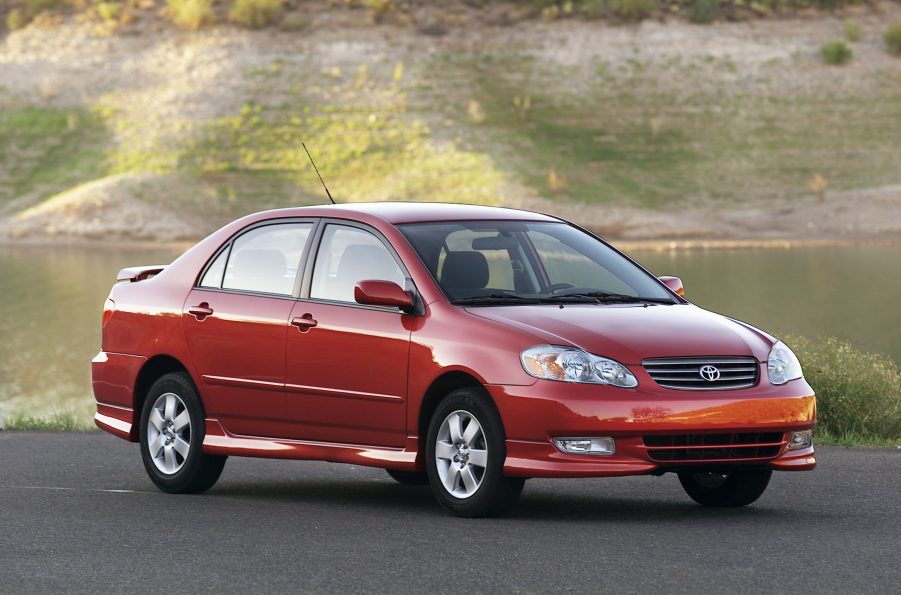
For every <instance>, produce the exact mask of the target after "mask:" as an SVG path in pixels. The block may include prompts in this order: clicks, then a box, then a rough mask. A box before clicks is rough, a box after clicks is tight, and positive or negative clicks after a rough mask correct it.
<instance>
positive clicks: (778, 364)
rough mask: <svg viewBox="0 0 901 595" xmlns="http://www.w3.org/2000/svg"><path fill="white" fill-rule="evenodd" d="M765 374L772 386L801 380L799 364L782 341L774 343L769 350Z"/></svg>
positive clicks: (801, 374)
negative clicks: (797, 379) (767, 375)
mask: <svg viewBox="0 0 901 595" xmlns="http://www.w3.org/2000/svg"><path fill="white" fill-rule="evenodd" d="M766 369H767V373H768V374H769V376H770V382H772V383H773V384H785V383H786V382H788V381H789V380H794V379H795V378H801V377H802V376H803V375H804V374H803V373H802V372H801V362H799V361H798V358H797V357H795V354H794V353H792V350H791V349H789V348H788V346H787V345H786V344H785V343H783V342H782V341H776V344H775V345H773V348H772V349H770V356H769V357H768V358H767V362H766Z"/></svg>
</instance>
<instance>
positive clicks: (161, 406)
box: [147, 392, 191, 475]
mask: <svg viewBox="0 0 901 595" xmlns="http://www.w3.org/2000/svg"><path fill="white" fill-rule="evenodd" d="M147 448H148V451H149V452H150V458H151V459H152V460H153V464H154V465H155V466H156V468H157V469H158V470H159V471H160V472H162V473H165V474H167V475H173V474H175V473H178V472H179V471H180V470H181V468H182V467H183V466H184V464H185V460H187V458H188V453H190V452H191V415H190V414H189V413H188V408H187V407H186V406H185V402H184V401H182V399H181V397H179V396H178V395H176V394H175V393H171V392H169V393H164V394H162V395H160V396H159V398H158V399H157V400H156V402H155V403H154V404H153V407H152V408H151V410H150V417H149V418H148V420H147Z"/></svg>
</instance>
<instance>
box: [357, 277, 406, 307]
mask: <svg viewBox="0 0 901 595" xmlns="http://www.w3.org/2000/svg"><path fill="white" fill-rule="evenodd" d="M354 300H356V302H357V303H358V304H364V305H367V306H396V307H398V308H400V309H401V310H403V311H404V312H408V311H410V310H412V309H413V296H412V294H410V293H409V292H407V291H404V290H403V289H401V288H400V285H398V284H397V283H392V282H391V281H376V280H368V281H360V282H359V283H357V284H356V285H354Z"/></svg>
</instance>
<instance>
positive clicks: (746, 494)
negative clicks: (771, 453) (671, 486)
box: [679, 469, 773, 507]
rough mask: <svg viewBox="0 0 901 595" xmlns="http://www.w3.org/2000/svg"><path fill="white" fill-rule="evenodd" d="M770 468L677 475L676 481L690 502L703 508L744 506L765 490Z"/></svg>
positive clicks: (685, 472)
mask: <svg viewBox="0 0 901 595" xmlns="http://www.w3.org/2000/svg"><path fill="white" fill-rule="evenodd" d="M772 475H773V471H772V470H770V469H749V470H744V471H729V472H728V473H712V472H688V471H683V472H681V473H679V481H680V482H681V483H682V487H683V488H684V489H685V492H686V493H687V494H688V495H689V496H691V499H692V500H694V501H695V502H697V503H698V504H702V505H704V506H714V507H731V506H747V505H748V504H751V503H752V502H754V501H755V500H757V499H758V498H760V496H761V495H763V492H764V491H765V490H766V487H767V485H768V484H769V483H770V476H772Z"/></svg>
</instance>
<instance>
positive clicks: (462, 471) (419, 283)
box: [93, 203, 816, 516]
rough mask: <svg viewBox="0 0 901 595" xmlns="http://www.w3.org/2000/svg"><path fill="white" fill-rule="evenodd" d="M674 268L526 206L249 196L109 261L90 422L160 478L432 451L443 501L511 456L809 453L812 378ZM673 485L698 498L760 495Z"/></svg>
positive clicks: (764, 471)
mask: <svg viewBox="0 0 901 595" xmlns="http://www.w3.org/2000/svg"><path fill="white" fill-rule="evenodd" d="M561 238H562V239H561ZM600 263H603V265H602V264H600ZM587 273H590V274H587ZM567 275H574V276H575V277H578V283H570V282H567V280H568V277H567ZM584 279H589V280H590V281H591V283H592V284H588V286H587V287H585V285H586V283H587V282H586V281H584ZM595 279H597V281H595ZM570 280H576V279H570ZM666 282H667V283H668V284H669V285H670V286H672V287H673V288H674V289H676V290H679V289H680V287H681V283H680V282H679V281H678V280H677V279H674V278H669V279H667V280H666ZM611 289H613V290H615V291H611ZM674 289H670V288H669V287H668V286H667V285H665V284H664V283H662V282H661V281H659V280H657V279H655V278H654V277H652V276H651V275H650V274H649V273H647V272H646V271H644V270H643V269H641V268H640V267H638V266H637V265H635V264H634V263H632V262H631V261H629V260H628V259H627V258H626V257H624V256H622V255H620V254H619V253H618V252H616V251H615V250H614V249H613V248H611V247H609V246H608V245H606V244H604V243H603V242H601V241H600V240H598V239H596V238H594V237H593V236H591V235H589V234H587V233H586V232H583V231H582V230H580V229H578V228H576V227H575V226H571V225H570V224H568V223H566V222H564V221H561V220H559V219H555V218H553V217H549V216H545V215H540V214H535V213H529V212H524V211H517V210H510V209H497V208H489V207H474V206H462V205H436V204H409V203H381V204H355V205H338V206H323V207H304V208H294V209H281V210H275V211H267V212H263V213H257V214H254V215H250V216H247V217H244V218H242V219H240V220H238V221H235V222H233V223H231V224H228V225H226V226H225V227H223V228H222V229H220V230H219V231H217V232H215V233H213V234H212V235H210V236H209V237H207V238H206V239H204V240H203V241H201V242H200V243H198V244H197V245H196V246H194V247H193V248H191V249H190V250H188V251H187V252H186V253H185V254H183V255H182V256H181V257H179V258H178V259H177V260H176V261H175V262H173V263H172V264H171V265H168V266H165V267H163V266H159V267H137V268H134V269H125V270H123V271H122V272H120V274H119V283H117V284H116V285H115V286H114V287H113V289H112V292H111V293H110V298H109V300H108V301H107V306H106V309H105V311H104V317H103V319H104V322H103V324H104V326H103V339H102V351H101V352H100V353H99V354H98V355H97V357H95V359H94V361H93V386H94V393H95V396H96V399H97V413H96V422H97V425H98V426H99V427H100V428H102V429H104V430H106V431H109V432H111V433H113V434H115V435H117V436H120V437H122V438H126V439H128V440H131V441H136V442H137V441H141V442H142V453H143V455H144V462H145V465H146V466H147V469H148V472H149V473H150V475H151V478H152V479H153V480H154V481H155V483H157V485H158V486H160V487H161V488H162V489H165V490H168V491H202V490H204V489H206V488H208V487H210V486H211V485H212V483H214V482H215V480H216V478H217V477H218V475H219V471H221V468H222V465H221V464H222V463H223V462H224V456H227V455H237V456H254V457H275V458H291V459H318V460H325V461H335V462H344V463H355V464H360V465H369V466H377V467H384V468H386V469H389V470H390V472H391V473H392V475H393V476H394V477H395V478H397V479H398V480H400V481H403V482H405V483H406V482H409V483H414V482H417V481H422V480H424V479H425V477H426V473H428V477H429V478H430V479H431V483H432V484H433V485H432V489H433V491H434V492H435V494H436V497H437V498H438V500H439V502H441V503H442V504H443V505H444V506H445V507H446V508H448V509H449V510H450V511H451V512H454V513H456V514H462V515H471V516H475V515H484V514H495V513H498V512H502V511H503V510H504V509H505V508H507V507H508V506H509V504H510V503H512V501H513V500H515V497H516V495H518V493H519V489H521V487H522V482H521V481H520V480H518V479H516V478H529V477H606V476H623V475H638V474H658V473H663V472H667V471H675V472H679V473H680V478H682V479H683V484H685V482H686V481H693V480H692V479H691V478H692V477H696V478H698V481H700V482H701V483H704V482H706V483H708V484H710V485H712V486H713V487H712V488H711V489H713V488H716V489H720V488H717V484H718V483H719V484H721V483H722V482H723V481H726V480H730V478H734V477H739V476H742V477H744V476H745V475H748V476H752V475H753V476H754V477H757V479H756V480H755V482H756V483H755V485H757V486H758V487H759V484H762V486H763V487H762V488H760V489H759V492H760V493H762V491H763V488H765V487H766V482H767V481H768V480H769V473H770V471H771V470H806V469H812V468H813V467H814V465H815V459H814V452H813V447H812V445H811V443H810V440H809V436H810V432H809V431H810V430H811V429H812V427H813V425H814V422H815V416H816V404H815V398H814V393H813V390H812V389H811V387H810V386H809V385H808V384H807V383H806V382H805V380H804V379H803V377H801V375H800V369H799V368H798V369H797V372H795V373H794V374H793V376H794V377H792V378H788V377H786V379H782V382H781V383H780V384H774V383H773V382H774V381H775V380H774V379H771V378H770V375H771V374H776V372H774V371H773V370H775V369H776V368H772V366H773V365H776V366H777V367H778V366H780V365H782V364H781V363H780V360H778V358H777V359H776V360H775V361H776V363H775V364H774V363H773V362H774V357H776V356H774V353H775V354H776V355H777V356H778V355H779V354H782V359H783V360H790V359H791V358H793V356H790V351H788V350H787V348H785V351H784V352H782V351H778V349H782V347H784V346H782V347H780V346H781V343H777V342H776V340H775V339H774V338H773V337H771V336H769V335H767V334H766V333H763V332H761V331H759V330H757V329H755V328H752V327H751V326H749V325H746V324H744V323H741V322H738V321H735V320H732V319H729V318H726V317H723V316H720V315H718V314H714V313H711V312H707V311H705V310H703V309H701V308H698V307H696V306H694V305H692V304H690V303H688V302H687V301H685V300H684V299H683V298H682V297H680V296H679V295H678V294H677V293H678V292H677V291H674ZM589 290H591V291H589ZM601 290H603V291H604V292H609V293H611V294H613V295H612V297H604V296H602V295H601V294H600V293H598V292H599V291H601ZM617 295H619V296H620V297H619V298H617V297H616V296H617ZM636 296H637V297H636ZM643 298H646V299H643ZM774 345H775V346H776V347H777V349H776V350H774ZM529 350H532V351H529ZM786 353H787V354H789V355H785V354H786ZM586 357H588V359H587V360H586V359H585V358H586ZM768 362H769V366H770V369H768ZM783 363H784V362H783ZM789 363H790V362H789ZM705 366H707V367H711V366H712V367H713V368H714V369H715V375H716V376H717V378H716V379H712V378H711V377H712V376H713V375H714V373H713V372H712V371H710V370H708V372H709V374H707V376H708V377H705V376H703V375H702V373H703V372H704V370H703V368H704V367H705ZM792 369H794V368H792ZM780 370H781V368H780ZM779 373H781V372H779ZM580 374H581V375H582V376H579V375H580ZM602 374H608V376H609V378H614V377H615V376H616V375H618V376H616V378H618V379H616V378H614V380H613V381H612V382H614V383H620V385H616V384H611V383H609V382H608V380H604V379H603V378H602V377H601V375H602ZM538 376H541V377H538ZM655 377H656V379H655ZM574 378H575V379H576V380H577V381H572V380H573V379H574ZM579 378H582V379H588V380H587V382H581V381H578V380H579ZM160 379H168V381H169V384H168V385H166V386H162V387H160V386H158V384H159V382H160V381H161V380H160ZM632 383H635V384H634V385H633V384H632ZM164 384H165V383H164ZM184 393H190V394H188V395H187V396H185V394H184ZM195 393H196V394H195ZM149 394H150V395H151V396H152V397H153V398H154V399H156V403H155V404H153V405H152V406H151V404H149V403H148V402H147V400H148V395H149ZM169 395H174V397H175V398H173V397H172V396H169ZM192 395H194V396H192ZM449 395H452V396H453V399H452V401H453V403H457V405H454V406H455V407H456V409H455V410H454V411H449V412H445V411H444V409H442V408H447V407H448V404H447V402H446V400H447V397H448V396H449ZM452 408H453V407H452ZM436 412H437V413H442V412H443V413H446V417H445V418H444V419H443V422H442V420H441V419H437V418H436V415H437V413H436ZM142 414H143V417H142ZM189 414H190V415H189ZM454 415H456V417H454ZM192 416H193V417H192ZM189 418H190V419H189ZM191 419H193V420H194V423H189V422H190V420H191ZM473 419H475V420H476V421H477V422H480V424H479V423H476V424H475V425H474V426H473V427H470V425H471V422H472V420H473ZM433 426H434V427H433ZM475 426H478V427H477V428H476V427H475ZM184 428H188V429H187V430H185V429H184ZM467 428H469V430H470V434H472V435H470V436H469V438H471V439H472V438H473V435H476V436H477V437H476V438H474V441H470V442H467V443H465V444H464V442H463V440H462V438H463V436H460V435H459V434H461V433H463V434H465V433H466V432H465V430H466V429H467ZM442 432H443V434H442ZM449 432H450V433H449ZM429 436H431V437H432V438H433V440H432V441H431V442H432V444H431V448H430V444H429V440H427V438H428V437H429ZM492 441H493V442H492ZM492 443H493V444H494V445H495V446H494V447H493V448H491V444H492ZM448 445H450V446H448ZM482 447H485V448H482ZM449 449H450V450H449ZM445 451H446V452H445ZM470 451H472V453H471V454H470ZM483 451H485V452H483ZM486 453H487V454H486ZM442 457H444V458H442ZM470 457H472V459H471V461H470ZM436 461H437V462H436ZM479 463H481V465H482V466H481V468H480V467H478V464H479ZM470 465H471V466H470ZM203 469H206V471H202V470H203ZM198 473H200V474H201V475H202V478H201V479H198V478H197V477H194V476H196V475H197V474H198ZM743 474H744V475H743ZM451 475H453V477H452V478H451V477H450V476H451ZM189 476H191V477H189ZM764 476H765V479H764V478H763V477H764ZM192 477H193V479H192ZM705 478H706V479H705ZM710 478H713V479H712V481H713V483H710V482H711V480H710ZM730 481H731V480H730ZM734 481H738V480H734ZM436 483H438V484H444V485H443V486H442V485H435V484H436ZM477 483H478V485H476V484H477ZM473 486H475V487H473ZM696 487H697V486H696ZM702 487H703V486H702ZM686 489H687V490H688V491H689V493H690V494H691V495H692V497H694V498H695V499H696V500H698V501H700V502H702V503H705V504H711V505H740V504H746V503H749V502H750V501H753V500H754V499H756V497H757V496H759V493H758V494H757V495H755V496H753V497H749V496H747V495H745V497H743V498H737V499H736V498H735V497H727V498H723V497H722V495H720V496H719V497H715V496H714V497H708V498H707V501H704V500H705V499H704V497H703V495H702V496H701V497H700V498H699V497H698V495H697V494H693V493H692V491H691V489H690V487H689V486H686ZM698 489H701V488H698ZM704 489H706V488H704ZM756 489H757V488H754V489H753V490H752V491H754V490H756ZM442 490H443V491H442ZM714 491H716V490H715V489H714ZM720 491H722V490H720ZM733 491H734V490H733ZM711 493H713V492H711ZM717 493H719V492H717ZM745 500H747V501H745Z"/></svg>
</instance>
